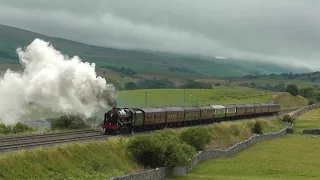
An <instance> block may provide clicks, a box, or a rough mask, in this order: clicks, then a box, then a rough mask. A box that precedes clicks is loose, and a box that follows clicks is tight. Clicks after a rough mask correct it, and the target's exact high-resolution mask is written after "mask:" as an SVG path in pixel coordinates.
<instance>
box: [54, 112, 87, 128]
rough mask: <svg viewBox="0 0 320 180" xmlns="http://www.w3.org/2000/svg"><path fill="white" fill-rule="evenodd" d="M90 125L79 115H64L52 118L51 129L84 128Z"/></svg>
mask: <svg viewBox="0 0 320 180" xmlns="http://www.w3.org/2000/svg"><path fill="white" fill-rule="evenodd" d="M88 127H89V126H88V125H87V124H86V121H85V120H84V119H82V118H81V117H79V116H73V115H63V116H60V117H59V118H57V119H53V120H51V129H84V128H88Z"/></svg>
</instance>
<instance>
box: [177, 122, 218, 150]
mask: <svg viewBox="0 0 320 180" xmlns="http://www.w3.org/2000/svg"><path fill="white" fill-rule="evenodd" d="M180 138H181V140H182V141H184V142H186V143H187V144H189V145H190V146H192V147H194V148H195V149H196V150H197V151H202V150H204V149H205V147H206V145H208V144H209V143H210V142H211V140H212V134H211V133H210V132H209V131H208V129H206V128H200V127H197V128H188V129H186V130H183V131H182V132H181V134H180Z"/></svg>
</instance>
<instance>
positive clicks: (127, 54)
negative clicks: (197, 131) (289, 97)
mask: <svg viewBox="0 0 320 180" xmlns="http://www.w3.org/2000/svg"><path fill="white" fill-rule="evenodd" d="M35 38H40V39H43V40H46V41H49V42H50V43H52V44H53V46H54V47H55V48H57V49H58V50H60V51H62V52H63V53H66V54H68V55H69V56H73V55H78V56H79V57H80V58H82V59H83V60H84V61H88V62H95V63H96V64H97V65H98V66H104V67H106V66H114V67H122V66H124V67H130V68H132V69H134V70H135V71H137V72H138V73H139V74H148V75H165V76H167V77H175V78H183V79H186V78H189V79H195V78H196V79H199V78H206V76H208V75H209V76H219V77H228V76H232V77H236V76H244V75H247V74H257V73H258V74H259V73H278V72H286V71H294V72H297V71H299V72H300V71H305V70H304V69H300V70H297V69H283V68H281V67H278V66H275V65H266V64H265V63H264V64H259V63H255V64H252V63H251V65H249V64H250V63H248V62H246V61H237V60H228V59H226V60H219V59H216V58H214V57H212V58H208V57H200V56H186V55H180V54H170V53H158V52H149V51H145V52H142V51H133V50H120V49H113V48H104V47H98V46H91V45H88V44H83V43H79V42H75V41H69V40H65V39H61V38H53V37H49V36H44V35H41V34H37V33H34V32H30V31H26V30H22V29H18V28H14V27H9V26H5V25H0V39H1V41H0V63H18V58H17V54H16V52H15V50H16V48H17V47H21V46H26V45H28V44H30V43H31V42H32V41H33V40H34V39H35ZM263 67H266V68H265V69H263ZM170 68H171V70H170ZM172 68H173V69H175V70H172ZM177 68H178V70H177Z"/></svg>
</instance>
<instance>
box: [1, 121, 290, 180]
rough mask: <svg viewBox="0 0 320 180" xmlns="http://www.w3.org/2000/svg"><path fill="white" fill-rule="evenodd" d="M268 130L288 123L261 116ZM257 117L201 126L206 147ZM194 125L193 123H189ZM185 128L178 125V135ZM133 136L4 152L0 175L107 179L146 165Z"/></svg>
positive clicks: (241, 134)
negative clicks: (136, 156) (131, 147)
mask: <svg viewBox="0 0 320 180" xmlns="http://www.w3.org/2000/svg"><path fill="white" fill-rule="evenodd" d="M258 121H259V122H260V123H261V124H262V126H263V131H264V132H269V131H278V130H280V129H282V128H283V127H284V126H285V124H284V123H282V122H281V120H280V119H277V118H275V117H273V118H260V119H258ZM254 122H255V120H247V121H242V122H240V121H238V122H234V123H233V122H225V123H220V124H215V125H208V126H198V127H200V128H209V130H210V133H212V134H213V135H214V138H213V139H212V141H211V143H210V144H209V145H208V146H207V147H206V148H222V149H225V148H227V147H229V146H231V145H233V144H235V143H236V142H239V141H242V140H244V139H247V138H248V137H249V136H251V135H252V133H251V130H250V126H251V125H252V124H253V123H254ZM188 128H192V127H188ZM183 129H184V128H181V129H177V130H176V131H175V132H176V133H177V135H178V134H179V133H180V132H181V131H182V130H183ZM129 139H130V138H122V137H114V138H110V139H109V140H104V141H96V142H89V143H73V144H66V145H61V146H58V147H46V148H36V149H33V150H23V151H21V152H14V153H11V154H7V155H6V154H4V155H0V177H1V178H2V179H6V180H11V179H12V180H16V179H107V178H110V177H113V176H118V175H123V174H126V173H132V172H137V171H140V170H142V169H143V167H141V166H140V165H139V164H137V163H136V162H135V161H134V160H133V158H132V156H131V155H130V154H129V153H128V152H127V151H126V145H127V142H128V140H129Z"/></svg>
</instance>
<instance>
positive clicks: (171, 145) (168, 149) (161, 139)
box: [127, 130, 195, 168]
mask: <svg viewBox="0 0 320 180" xmlns="http://www.w3.org/2000/svg"><path fill="white" fill-rule="evenodd" d="M127 150H128V152H130V153H131V154H132V155H133V157H134V159H135V160H136V161H138V162H139V163H140V164H142V165H143V166H145V167H151V168H155V167H163V166H167V167H168V166H170V167H172V166H179V165H186V164H187V163H188V160H189V159H191V158H192V157H193V155H194V153H195V150H194V149H193V148H192V147H191V146H189V145H187V144H185V143H183V142H182V141H181V140H180V139H179V137H178V136H177V135H176V133H175V132H173V131H172V130H163V131H157V132H155V133H154V134H143V135H137V136H134V137H133V138H130V139H129V142H128V146H127Z"/></svg>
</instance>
